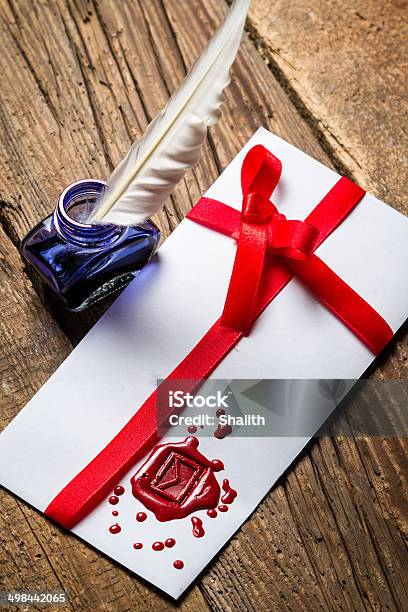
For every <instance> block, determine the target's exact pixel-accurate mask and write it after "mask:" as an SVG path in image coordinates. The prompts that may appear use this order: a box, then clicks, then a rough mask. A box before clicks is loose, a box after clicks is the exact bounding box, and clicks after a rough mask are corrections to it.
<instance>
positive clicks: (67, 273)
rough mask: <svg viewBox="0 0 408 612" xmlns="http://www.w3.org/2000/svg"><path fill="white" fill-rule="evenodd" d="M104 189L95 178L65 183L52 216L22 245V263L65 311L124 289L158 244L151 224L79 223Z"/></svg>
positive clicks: (155, 229)
mask: <svg viewBox="0 0 408 612" xmlns="http://www.w3.org/2000/svg"><path fill="white" fill-rule="evenodd" d="M105 186H106V185H105V183H104V182H102V181H97V180H83V181H78V182H76V183H73V184H72V185H69V186H68V187H67V188H66V189H65V191H63V192H62V194H61V195H60V197H59V199H58V201H57V205H56V207H55V210H54V212H53V213H52V214H51V215H50V216H48V217H47V218H46V219H44V220H43V221H41V222H40V223H39V224H38V225H37V226H36V227H35V228H34V229H32V230H31V231H30V232H29V233H28V234H27V236H26V237H25V238H24V240H23V242H22V245H21V250H22V253H23V255H24V257H25V259H26V260H27V261H28V262H29V263H30V264H31V265H32V266H33V267H34V269H35V270H36V271H37V273H38V274H39V276H40V278H41V280H42V281H43V282H44V283H46V284H47V285H49V286H50V287H51V289H52V290H53V291H54V292H55V293H56V294H57V296H58V297H59V298H60V299H61V300H62V302H63V304H64V305H65V306H66V307H67V308H68V309H69V310H73V311H79V310H83V309H84V308H86V307H88V306H90V305H91V304H93V303H94V302H96V301H98V300H100V299H102V298H104V297H105V296H107V295H109V294H111V293H113V292H115V291H118V290H119V289H121V288H122V287H125V286H126V285H127V284H128V283H129V282H130V281H131V280H132V279H133V278H134V277H135V276H136V275H137V273H138V272H139V271H140V270H141V269H142V268H143V267H144V266H145V265H146V264H147V263H148V261H149V260H150V258H151V257H152V256H153V254H154V253H155V252H156V250H157V247H158V245H159V242H160V231H159V229H158V227H156V225H155V224H154V223H153V222H152V221H150V220H148V221H145V222H143V223H139V224H138V225H134V226H130V227H123V226H120V225H114V224H107V225H102V224H88V223H86V222H84V221H83V219H85V218H86V215H87V214H88V212H89V211H90V210H92V207H93V206H94V205H95V203H96V201H97V198H98V197H99V196H100V194H101V193H102V192H103V190H104V188H105Z"/></svg>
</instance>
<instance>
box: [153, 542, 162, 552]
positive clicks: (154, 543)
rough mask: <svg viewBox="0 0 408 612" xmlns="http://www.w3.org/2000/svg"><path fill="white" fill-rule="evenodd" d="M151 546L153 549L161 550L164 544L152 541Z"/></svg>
mask: <svg viewBox="0 0 408 612" xmlns="http://www.w3.org/2000/svg"><path fill="white" fill-rule="evenodd" d="M152 548H153V550H163V549H164V544H163V542H153V544H152Z"/></svg>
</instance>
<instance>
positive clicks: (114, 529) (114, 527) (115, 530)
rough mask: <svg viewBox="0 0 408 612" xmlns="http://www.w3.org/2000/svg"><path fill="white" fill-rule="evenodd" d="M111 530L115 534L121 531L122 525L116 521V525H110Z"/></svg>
mask: <svg viewBox="0 0 408 612" xmlns="http://www.w3.org/2000/svg"><path fill="white" fill-rule="evenodd" d="M109 531H110V532H111V533H113V534H114V535H115V534H117V533H120V532H121V531H122V527H121V526H120V525H118V524H117V523H115V524H114V525H111V526H110V527H109Z"/></svg>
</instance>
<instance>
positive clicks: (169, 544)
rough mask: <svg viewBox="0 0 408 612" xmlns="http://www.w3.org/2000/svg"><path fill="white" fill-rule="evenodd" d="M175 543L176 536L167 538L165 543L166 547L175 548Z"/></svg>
mask: <svg viewBox="0 0 408 612" xmlns="http://www.w3.org/2000/svg"><path fill="white" fill-rule="evenodd" d="M175 543H176V540H175V539H174V538H167V540H166V541H165V543H164V545H165V547H166V548H173V546H174V545H175Z"/></svg>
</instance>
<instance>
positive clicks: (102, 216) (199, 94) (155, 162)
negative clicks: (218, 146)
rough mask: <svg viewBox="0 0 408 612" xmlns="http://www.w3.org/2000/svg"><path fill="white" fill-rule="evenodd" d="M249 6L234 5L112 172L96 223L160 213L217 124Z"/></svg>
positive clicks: (241, 0)
mask: <svg viewBox="0 0 408 612" xmlns="http://www.w3.org/2000/svg"><path fill="white" fill-rule="evenodd" d="M248 7H249V0H235V2H234V3H233V5H232V7H231V9H230V11H229V13H228V15H227V17H226V19H225V21H224V23H223V25H222V26H221V27H220V28H219V30H218V31H217V32H216V34H215V36H214V37H213V39H212V40H211V41H210V43H209V45H208V46H207V48H206V49H205V51H204V52H203V54H202V55H201V57H200V58H199V59H198V61H197V62H196V63H195V65H194V66H193V67H192V69H191V71H190V72H189V74H188V75H187V77H186V79H185V80H184V82H183V83H182V85H181V86H180V87H179V89H178V90H177V91H176V92H175V93H174V94H173V96H172V97H171V98H170V100H169V102H168V104H167V106H166V108H165V109H164V111H163V112H162V113H161V114H159V115H158V116H157V117H156V118H155V119H154V120H153V121H152V123H151V124H150V125H149V127H148V128H147V130H146V132H145V135H144V136H143V138H142V139H141V140H140V141H137V142H135V143H134V144H133V145H132V147H131V149H130V151H129V152H128V154H127V155H126V157H125V158H124V160H123V161H122V162H121V163H120V164H119V166H118V167H117V168H116V169H115V170H114V172H113V173H112V175H111V177H110V178H109V180H108V189H107V190H106V192H105V194H104V196H103V197H102V199H101V201H100V203H99V206H98V208H97V210H96V213H95V215H94V218H93V219H94V220H97V221H100V222H102V223H117V224H120V225H133V224H135V223H140V222H141V221H144V220H145V219H147V218H148V217H150V216H152V215H153V214H155V213H157V212H158V211H159V210H160V209H161V208H162V206H163V205H164V203H165V201H166V200H167V198H168V197H169V195H170V193H171V192H172V191H173V190H174V188H175V187H176V185H177V183H178V182H179V181H180V180H181V178H182V177H183V175H184V173H185V172H186V171H187V170H188V169H189V168H191V167H192V166H193V165H194V164H195V163H196V162H197V160H198V159H199V156H200V151H201V146H202V144H203V142H204V140H205V137H206V134H207V128H208V126H209V125H212V124H214V123H216V122H217V120H218V116H219V109H220V106H221V104H222V102H223V97H222V96H223V91H224V89H225V87H226V86H227V85H228V84H229V82H230V75H229V73H230V68H231V66H232V64H233V62H234V59H235V57H236V54H237V51H238V49H239V45H240V41H241V37H242V32H243V29H244V25H245V19H246V15H247V12H248Z"/></svg>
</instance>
